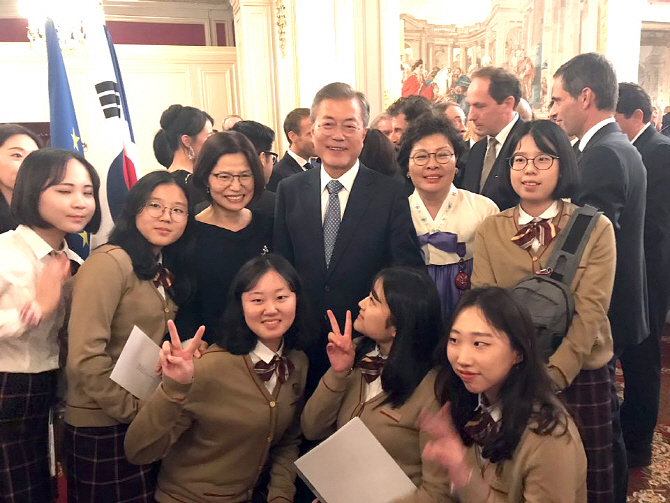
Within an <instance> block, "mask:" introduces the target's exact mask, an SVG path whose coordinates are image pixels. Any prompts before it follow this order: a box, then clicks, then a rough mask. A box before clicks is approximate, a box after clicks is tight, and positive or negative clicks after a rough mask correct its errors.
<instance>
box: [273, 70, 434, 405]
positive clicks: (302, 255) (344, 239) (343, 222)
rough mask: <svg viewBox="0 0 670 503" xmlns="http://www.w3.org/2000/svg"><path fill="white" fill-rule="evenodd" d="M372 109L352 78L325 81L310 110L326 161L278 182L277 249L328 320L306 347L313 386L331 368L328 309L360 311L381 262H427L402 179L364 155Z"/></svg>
mask: <svg viewBox="0 0 670 503" xmlns="http://www.w3.org/2000/svg"><path fill="white" fill-rule="evenodd" d="M369 115H370V112H369V106H368V104H367V99H366V98H365V96H364V95H363V94H361V93H357V92H356V91H354V90H353V89H352V88H351V87H350V86H349V85H347V84H343V83H340V82H335V83H332V84H328V85H327V86H325V87H324V88H322V89H321V90H320V91H319V92H318V93H317V94H316V96H315V98H314V102H313V104H312V109H311V120H312V134H313V137H314V148H315V151H316V154H317V155H318V156H319V157H320V158H321V161H322V165H321V167H320V168H313V169H310V170H308V171H305V172H303V173H298V174H297V175H294V176H291V177H289V178H286V179H285V180H282V181H281V182H280V183H279V187H278V189H277V211H276V216H275V233H274V249H275V251H276V252H278V253H280V254H282V255H283V256H285V257H286V258H287V259H288V260H289V261H290V262H291V263H292V264H293V265H294V266H295V268H296V270H297V271H298V272H299V273H300V276H301V277H302V280H303V282H304V287H305V290H306V295H307V298H309V299H310V300H311V303H312V306H313V308H314V311H315V313H316V314H317V315H318V317H319V319H320V320H321V334H320V336H319V337H318V338H315V341H314V344H313V346H312V347H311V348H309V349H308V351H307V354H308V357H309V359H310V360H309V362H310V363H309V365H310V369H309V375H308V384H307V390H308V392H311V391H312V390H313V389H314V388H315V387H316V384H317V383H318V381H319V379H320V378H321V376H322V375H323V374H324V372H325V371H326V370H327V369H328V367H329V363H328V358H327V356H326V342H327V337H326V334H327V333H328V331H329V324H328V323H327V322H326V318H325V313H326V309H332V311H333V313H334V314H335V316H336V318H337V319H338V320H339V323H340V326H344V319H345V313H346V311H347V310H350V311H351V312H352V315H353V318H354V319H355V318H356V315H357V312H358V302H359V301H360V300H361V299H363V298H364V297H365V296H367V295H368V293H369V291H370V286H371V282H372V279H373V278H374V276H375V275H376V274H377V273H378V272H379V271H380V270H381V269H383V268H384V267H388V266H392V265H416V266H421V267H422V266H423V259H422V258H421V252H420V249H419V244H418V241H417V238H416V232H415V230H414V227H413V225H412V220H411V217H410V212H409V204H408V202H407V198H406V197H405V196H404V193H403V188H402V186H401V185H400V184H398V183H397V182H396V181H394V180H392V179H391V178H389V177H387V176H384V175H382V174H380V173H377V172H374V171H372V170H370V169H368V168H366V167H365V166H363V165H362V164H360V162H359V160H358V156H359V154H360V152H361V149H362V148H363V140H364V138H365V134H366V131H367V128H366V125H367V122H368V120H369Z"/></svg>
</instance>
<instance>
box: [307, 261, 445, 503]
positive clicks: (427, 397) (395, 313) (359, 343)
mask: <svg viewBox="0 0 670 503" xmlns="http://www.w3.org/2000/svg"><path fill="white" fill-rule="evenodd" d="M359 306H360V313H359V315H358V317H357V318H356V321H355V322H354V323H353V325H352V323H351V313H349V312H347V321H346V325H345V327H344V331H343V332H340V328H339V327H338V325H337V321H335V317H334V316H333V314H332V312H330V311H328V316H329V317H330V320H331V325H332V328H333V331H332V332H331V333H330V334H329V335H328V341H329V342H328V345H327V348H326V350H327V353H328V358H329V359H330V364H331V366H330V369H329V370H328V371H327V372H326V374H325V375H324V376H323V378H321V381H319V385H318V386H317V388H316V391H315V392H314V394H313V395H312V397H311V398H310V399H309V400H308V402H307V404H306V405H305V410H304V411H303V414H302V420H301V423H302V429H303V434H304V435H305V437H306V438H307V439H308V440H321V439H323V438H325V437H327V436H329V435H330V434H332V433H334V432H335V430H337V429H339V428H341V427H342V426H344V425H345V424H346V423H347V422H349V420H351V419H352V418H353V417H356V416H358V417H360V419H361V420H362V421H363V423H365V425H366V426H367V427H368V428H369V429H370V431H371V432H372V434H373V435H374V436H375V437H376V438H377V440H379V442H380V443H381V444H382V446H383V447H384V448H385V449H386V450H387V451H388V453H389V454H390V455H391V457H393V459H394V460H395V461H396V462H397V463H398V465H399V466H400V468H401V469H402V470H403V471H404V472H405V473H406V474H407V476H408V477H409V478H410V479H411V480H412V482H413V483H414V484H415V485H416V486H417V490H416V491H415V492H413V493H412V494H411V495H408V496H407V497H406V498H402V499H400V500H397V502H407V503H408V502H441V501H445V500H446V498H447V494H448V488H449V484H448V481H447V480H446V479H445V478H444V477H443V473H441V470H440V469H439V467H437V466H435V464H433V463H422V461H421V452H422V450H423V448H424V445H425V444H426V442H427V441H428V437H427V436H425V435H423V434H422V433H421V432H420V431H419V429H418V426H417V420H418V417H419V415H420V414H421V412H422V411H424V410H429V411H433V412H435V411H437V409H438V404H437V401H436V400H435V395H434V391H433V388H434V385H435V376H436V373H435V370H433V359H432V353H433V350H434V349H435V346H436V345H437V343H438V341H439V339H440V336H441V333H442V329H443V325H442V316H441V312H440V298H439V296H438V293H437V290H436V288H435V285H434V283H433V281H432V280H431V278H430V277H429V276H428V275H427V274H426V273H425V272H423V271H420V270H417V269H412V268H408V267H391V268H389V269H384V270H382V271H381V272H380V273H379V274H378V275H377V277H376V278H375V280H374V281H373V284H372V288H371V290H370V295H369V296H368V297H366V298H365V299H363V300H361V302H360V303H359ZM352 327H353V329H355V330H356V331H357V332H358V333H360V334H362V335H363V336H364V337H361V338H359V339H357V340H355V341H352V339H351V337H352Z"/></svg>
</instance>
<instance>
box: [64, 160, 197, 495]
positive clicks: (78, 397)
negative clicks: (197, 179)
mask: <svg viewBox="0 0 670 503" xmlns="http://www.w3.org/2000/svg"><path fill="white" fill-rule="evenodd" d="M192 215H193V213H192V205H191V204H190V202H189V199H188V195H187V191H186V187H185V186H184V184H183V182H181V181H179V180H175V178H173V176H172V175H171V174H170V173H167V172H165V171H154V172H152V173H149V174H148V175H145V176H144V177H142V178H140V179H139V180H138V181H137V183H136V184H135V185H134V186H133V187H132V188H131V189H130V191H129V192H128V195H127V196H126V201H125V204H124V207H123V210H122V212H121V215H120V216H119V217H118V218H117V221H116V225H115V226H114V229H113V230H112V232H111V234H110V236H109V240H108V242H107V244H105V245H103V246H100V247H98V248H97V249H96V250H95V251H93V253H92V254H91V255H90V256H89V258H88V259H87V260H86V262H84V264H83V265H82V267H81V269H80V271H79V273H78V274H77V281H76V284H75V287H74V294H73V299H72V310H71V315H70V323H69V327H68V336H69V348H68V359H67V378H68V390H67V406H66V409H65V423H66V427H65V450H66V455H67V476H68V498H69V499H70V501H82V500H85V501H96V502H110V503H111V502H117V501H134V502H143V501H146V502H153V493H154V488H155V483H156V469H157V467H156V466H154V465H145V466H140V467H137V466H135V465H132V464H131V463H130V462H128V460H127V459H126V457H125V456H124V455H123V439H124V437H125V434H126V430H127V429H128V423H130V421H132V420H133V418H134V417H135V416H136V415H137V412H138V410H139V408H140V400H139V398H137V397H135V396H133V395H132V394H131V393H130V392H129V391H127V390H126V389H124V388H122V387H121V386H119V385H118V384H116V383H115V382H114V381H113V380H112V379H111V377H110V376H111V373H112V369H113V368H114V366H115V365H116V362H117V360H118V358H119V356H120V354H121V351H122V350H123V348H124V345H125V344H126V341H127V340H128V337H129V336H130V333H131V332H132V331H133V329H134V328H135V327H137V328H138V329H139V330H141V331H142V332H143V333H144V334H146V336H148V337H149V338H150V339H151V340H153V341H154V342H155V343H156V344H159V343H160V342H161V341H162V340H163V337H164V335H165V334H166V332H167V321H168V320H171V319H173V318H174V314H175V311H176V303H177V302H185V301H186V300H187V299H188V297H189V296H190V295H191V294H192V291H193V282H192V280H191V278H190V276H189V274H188V271H189V269H188V267H189V265H190V264H191V263H192V257H191V255H190V251H191V250H192V248H193V239H192V234H191V227H192V224H193V216H192ZM166 266H167V267H166ZM168 267H169V268H168Z"/></svg>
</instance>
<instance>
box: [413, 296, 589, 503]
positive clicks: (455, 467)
mask: <svg viewBox="0 0 670 503" xmlns="http://www.w3.org/2000/svg"><path fill="white" fill-rule="evenodd" d="M438 355H439V358H440V360H441V361H440V367H439V374H438V377H437V386H436V388H435V391H436V395H437V398H438V400H439V401H440V403H442V404H445V405H444V406H443V407H442V409H441V410H440V412H439V413H438V414H436V415H429V414H426V415H424V416H423V417H422V418H421V421H420V424H421V429H422V430H425V431H426V432H427V433H429V434H430V436H431V437H432V438H433V440H432V441H431V442H429V443H428V444H427V445H426V447H425V449H424V453H423V457H424V459H425V460H426V461H434V462H439V463H440V464H441V465H442V466H443V467H444V468H445V469H446V470H448V472H449V476H448V478H449V480H450V482H451V489H452V495H453V496H454V497H455V498H456V501H464V502H465V501H468V502H469V501H472V502H475V501H476V502H481V503H526V502H528V503H531V502H532V503H535V502H542V503H586V455H585V454H584V447H583V445H582V441H581V438H580V436H579V431H578V430H577V427H576V426H575V423H574V421H573V420H572V418H571V417H570V415H569V414H568V412H567V411H566V410H565V408H564V407H563V405H562V404H561V403H560V401H559V400H558V398H556V395H555V394H554V393H553V391H552V388H551V384H550V379H549V376H548V375H547V372H546V370H545V368H544V363H543V362H542V359H541V358H540V356H539V353H538V349H537V346H536V338H535V328H534V326H533V322H532V321H531V319H530V315H529V314H528V312H527V311H526V309H525V308H524V306H523V305H521V304H520V303H519V302H518V301H516V300H515V299H514V297H513V296H512V294H511V293H510V292H509V291H508V290H503V289H502V288H489V289H475V290H471V291H469V292H466V293H465V294H464V295H463V298H462V299H461V301H460V302H459V304H458V306H457V307H456V311H455V312H454V319H453V322H452V326H451V330H450V332H449V334H448V335H447V336H446V337H445V338H444V340H443V342H442V344H441V345H440V347H439V348H438Z"/></svg>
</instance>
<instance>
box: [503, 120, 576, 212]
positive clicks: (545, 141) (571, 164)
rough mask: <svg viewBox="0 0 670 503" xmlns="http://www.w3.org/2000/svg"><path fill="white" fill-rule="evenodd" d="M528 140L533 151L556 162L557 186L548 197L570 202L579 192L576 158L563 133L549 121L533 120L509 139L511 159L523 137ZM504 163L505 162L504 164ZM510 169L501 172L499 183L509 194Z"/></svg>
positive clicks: (522, 125)
mask: <svg viewBox="0 0 670 503" xmlns="http://www.w3.org/2000/svg"><path fill="white" fill-rule="evenodd" d="M528 135H530V136H532V137H533V140H535V144H536V145H537V148H538V149H539V150H540V151H542V152H545V153H547V154H551V155H555V156H556V157H558V158H559V161H560V163H559V166H560V169H559V173H558V183H557V184H556V188H555V189H554V192H553V193H552V194H551V196H552V197H553V198H554V199H562V198H573V197H575V196H576V195H577V189H578V188H579V166H578V164H577V157H576V156H575V152H574V150H572V146H571V145H570V140H569V139H568V135H567V134H565V131H563V129H561V128H560V126H558V125H557V124H556V123H555V122H553V121H550V120H536V121H531V122H524V123H523V124H521V126H520V127H518V128H517V129H516V131H515V132H514V133H513V134H512V136H511V137H510V139H509V141H510V145H513V146H514V148H513V149H512V150H511V152H512V155H514V152H516V150H517V148H518V146H519V143H520V142H521V140H522V139H523V137H524V136H528ZM506 162H507V160H506ZM510 169H512V168H510V166H509V163H508V164H507V169H504V170H503V172H502V179H503V182H504V184H505V185H507V187H508V188H509V190H511V191H512V193H513V189H512V182H511V179H510Z"/></svg>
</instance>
